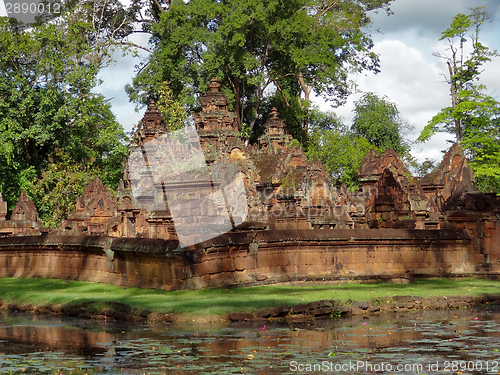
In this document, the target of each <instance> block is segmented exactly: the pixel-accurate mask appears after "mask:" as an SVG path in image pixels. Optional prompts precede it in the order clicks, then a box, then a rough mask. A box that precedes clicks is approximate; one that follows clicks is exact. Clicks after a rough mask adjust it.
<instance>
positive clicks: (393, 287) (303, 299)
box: [0, 278, 500, 316]
mask: <svg viewBox="0 0 500 375" xmlns="http://www.w3.org/2000/svg"><path fill="white" fill-rule="evenodd" d="M484 294H500V281H498V280H484V279H459V280H452V279H428V280H419V281H415V282H413V283H411V284H387V283H376V284H343V285H323V284H320V283H318V284H307V285H304V286H281V285H266V286H256V287H246V288H234V289H208V290H194V291H191V290H189V291H188V290H181V291H163V290H150V289H138V288H128V289H125V288H121V287H118V286H114V285H106V284H99V283H89V282H83V281H68V280H55V279H42V278H33V279H25V278H4V279H0V299H1V300H2V301H3V305H4V306H6V305H7V304H9V303H18V304H23V305H26V304H32V305H34V306H37V305H42V306H50V305H58V304H61V305H80V304H84V303H86V304H88V303H95V304H96V305H97V306H99V305H100V306H105V305H106V303H107V302H120V303H124V304H127V305H131V306H134V307H138V308H141V309H145V310H148V311H152V312H161V313H173V314H187V315H193V316H204V315H218V316H224V315H226V314H229V313H232V312H254V311H256V310H261V309H264V308H267V307H276V306H281V305H296V304H301V303H307V302H312V301H317V300H340V301H341V302H344V303H346V302H347V303H348V301H349V300H354V301H371V300H375V299H381V298H382V299H388V298H390V297H392V296H395V295H411V296H420V297H430V296H451V295H470V296H480V295H484Z"/></svg>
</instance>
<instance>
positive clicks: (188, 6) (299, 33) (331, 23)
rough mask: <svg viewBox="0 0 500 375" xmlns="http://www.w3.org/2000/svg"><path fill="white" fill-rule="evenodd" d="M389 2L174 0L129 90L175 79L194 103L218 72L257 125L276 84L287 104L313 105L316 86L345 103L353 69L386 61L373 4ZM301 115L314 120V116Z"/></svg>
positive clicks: (141, 93)
mask: <svg viewBox="0 0 500 375" xmlns="http://www.w3.org/2000/svg"><path fill="white" fill-rule="evenodd" d="M389 3H390V0H326V1H325V0H289V1H283V0H257V1H256V0H191V1H189V2H185V1H182V0H172V1H171V2H170V1H169V2H168V4H163V5H165V6H160V7H158V6H156V10H157V14H158V13H159V22H158V23H153V24H152V31H153V38H152V42H153V44H154V52H153V54H152V55H151V56H150V58H149V60H148V62H147V65H145V66H144V67H143V68H142V70H141V71H140V72H139V73H138V75H137V76H136V78H135V79H134V82H133V85H132V86H129V87H128V89H127V90H128V92H129V95H130V98H131V99H132V100H133V101H136V102H138V103H146V102H147V101H148V100H149V99H150V98H153V99H156V97H155V95H156V94H155V93H156V92H157V91H158V88H159V87H160V85H161V83H162V82H164V81H168V82H169V84H170V85H171V88H172V90H173V93H174V96H175V98H174V99H176V100H180V101H181V102H183V103H186V104H187V105H190V106H194V103H195V100H194V99H195V98H196V96H198V95H200V94H201V93H203V92H205V91H206V89H207V84H208V82H209V80H210V78H211V77H212V76H216V77H218V78H219V79H220V81H221V83H222V84H223V90H224V92H225V93H226V94H227V95H228V97H229V98H230V100H231V103H232V105H233V108H234V110H235V111H236V113H237V114H238V118H239V121H240V125H241V124H242V123H246V124H248V125H249V126H250V128H253V127H254V124H255V121H256V119H257V114H258V110H259V107H260V105H261V103H262V102H263V100H264V98H265V96H266V95H267V92H268V90H267V89H269V88H270V87H273V86H274V87H275V88H276V90H277V91H278V92H279V93H280V95H282V99H283V102H284V103H285V104H286V105H289V106H291V105H293V103H295V104H297V105H298V106H299V107H301V108H302V110H304V111H306V112H307V109H308V106H309V100H310V95H311V93H312V92H313V91H314V92H316V93H317V94H320V95H323V96H324V97H325V98H327V99H329V100H332V101H333V102H334V104H339V103H342V102H343V101H344V100H345V98H346V97H347V95H348V94H349V93H350V89H351V85H350V81H349V79H348V75H349V73H351V72H353V71H357V72H359V71H363V70H373V71H377V69H378V59H377V56H376V55H375V54H374V53H373V52H372V51H371V48H372V40H371V38H370V36H369V34H368V33H367V31H366V29H365V27H366V26H367V25H368V24H369V22H370V19H369V17H368V16H367V12H368V11H370V10H373V9H378V8H386V9H387V5H388V4H389ZM159 5H162V4H159ZM160 8H161V10H160ZM292 98H296V100H292ZM301 121H302V127H303V128H307V124H308V117H307V116H304V117H303V118H302V119H301Z"/></svg>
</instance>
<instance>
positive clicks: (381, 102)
mask: <svg viewBox="0 0 500 375" xmlns="http://www.w3.org/2000/svg"><path fill="white" fill-rule="evenodd" d="M354 105H355V107H354V110H353V112H354V118H353V123H352V130H353V132H354V133H355V134H357V135H358V136H363V137H365V138H366V139H367V140H368V142H370V143H371V144H372V145H374V146H376V147H378V148H380V149H382V150H385V149H386V148H391V149H393V150H394V151H396V152H397V153H398V154H400V155H405V154H407V153H408V152H409V149H410V147H409V143H408V141H407V140H406V139H405V138H404V135H405V132H406V131H408V130H409V129H411V127H410V125H409V124H408V123H406V122H405V121H404V120H403V119H401V117H400V113H399V110H398V108H397V106H396V104H394V103H392V102H391V101H389V99H387V98H386V97H384V98H380V97H378V96H377V95H375V94H374V93H371V92H368V93H365V94H364V95H363V96H362V97H361V99H359V100H358V101H356V102H355V103H354Z"/></svg>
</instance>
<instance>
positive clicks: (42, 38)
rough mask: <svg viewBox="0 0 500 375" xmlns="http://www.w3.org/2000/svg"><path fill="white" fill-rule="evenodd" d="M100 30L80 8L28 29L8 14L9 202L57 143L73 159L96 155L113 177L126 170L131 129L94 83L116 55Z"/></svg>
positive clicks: (1, 45)
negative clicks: (128, 130) (123, 165)
mask: <svg viewBox="0 0 500 375" xmlns="http://www.w3.org/2000/svg"><path fill="white" fill-rule="evenodd" d="M92 30H94V31H95V30H96V29H95V25H94V24H92V23H90V22H88V20H86V18H85V17H81V18H76V16H75V13H71V14H67V15H64V17H62V18H60V19H58V20H56V21H54V22H51V23H48V24H45V25H37V26H35V27H33V28H32V29H30V30H27V31H23V30H20V29H19V28H17V27H16V26H15V25H13V24H12V21H11V20H9V19H6V18H2V19H0V190H1V191H2V193H3V195H4V197H5V198H6V199H7V201H8V203H9V209H12V208H13V205H14V204H15V202H16V201H17V198H18V196H19V193H20V190H21V189H28V188H29V187H30V186H31V184H32V183H33V182H34V181H35V180H36V179H37V178H40V177H41V175H42V172H43V171H44V170H45V169H46V168H47V166H48V164H49V159H50V158H51V157H53V156H54V154H55V153H56V151H57V150H61V151H62V152H64V153H66V154H67V155H69V157H70V160H69V161H68V163H69V164H78V163H81V164H83V165H86V164H88V163H90V162H92V163H93V165H94V166H95V167H96V168H97V169H98V170H99V171H100V174H101V178H102V179H103V180H104V182H106V183H108V184H113V183H114V184H116V182H117V180H118V178H119V177H120V174H121V172H120V169H121V160H122V157H123V156H124V155H125V154H126V146H125V143H124V141H125V138H126V136H125V134H124V131H123V129H122V128H121V126H120V125H119V124H118V123H117V122H116V121H115V118H114V115H113V113H112V112H111V109H110V104H109V102H108V101H107V100H106V99H105V98H104V97H103V96H102V95H99V94H95V93H94V92H93V91H92V89H93V88H94V87H96V85H97V84H98V83H99V82H98V79H97V73H98V72H99V69H100V67H102V66H103V65H105V64H106V63H107V61H108V60H107V59H108V57H109V56H107V52H105V51H98V50H96V43H98V42H97V41H96V40H95V38H94V37H92V38H90V39H89V35H91V34H92ZM92 35H94V36H95V34H92ZM92 40H93V42H92ZM98 44H99V43H98ZM100 45H101V44H100ZM98 57H99V58H98ZM57 161H58V160H57V158H55V157H54V162H57ZM68 173H71V171H68ZM31 195H32V196H33V194H31Z"/></svg>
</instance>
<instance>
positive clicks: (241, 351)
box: [0, 307, 500, 375]
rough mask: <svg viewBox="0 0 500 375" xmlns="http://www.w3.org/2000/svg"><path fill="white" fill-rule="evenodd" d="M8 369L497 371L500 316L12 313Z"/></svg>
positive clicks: (4, 347) (5, 330) (3, 327)
mask: <svg viewBox="0 0 500 375" xmlns="http://www.w3.org/2000/svg"><path fill="white" fill-rule="evenodd" d="M0 373H7V374H18V373H19V374H22V373H24V374H64V375H66V374H78V375H80V374H82V375H83V374H89V375H90V374H147V375H150V374H242V373H246V374H326V373H333V374H371V373H379V374H443V373H444V374H497V373H500V310H491V307H490V310H475V309H468V310H447V311H432V312H431V311H422V312H419V313H411V314H400V315H396V314H394V315H382V316H370V317H354V318H348V319H339V318H332V319H330V318H328V319H323V320H315V321H311V322H308V323H279V324H278V323H269V322H265V323H259V324H257V323H252V324H250V323H248V324H241V323H238V324H222V325H221V324H195V323H193V324H174V323H171V324H147V323H126V324H124V323H106V322H99V321H82V320H79V319H66V318H64V319H61V318H39V317H36V316H33V315H12V314H11V315H8V314H4V315H2V316H1V317H0Z"/></svg>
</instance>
